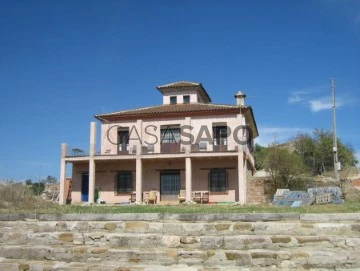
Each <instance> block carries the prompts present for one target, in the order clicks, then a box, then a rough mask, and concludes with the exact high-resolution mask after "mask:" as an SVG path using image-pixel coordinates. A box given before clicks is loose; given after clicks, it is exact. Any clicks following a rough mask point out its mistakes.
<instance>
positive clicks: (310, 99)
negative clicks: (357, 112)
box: [288, 86, 356, 113]
mask: <svg viewBox="0 0 360 271" xmlns="http://www.w3.org/2000/svg"><path fill="white" fill-rule="evenodd" d="M325 91H327V92H329V90H328V89H326V87H325V86H323V87H313V88H306V89H303V90H295V91H290V96H289V98H288V103H289V104H300V105H303V106H306V107H308V108H309V109H310V110H311V111H312V112H314V113H317V112H320V111H322V110H330V109H332V97H331V94H329V95H327V96H321V97H319V94H321V93H323V92H325ZM355 101H356V99H354V98H352V97H351V95H349V93H342V94H341V95H337V96H336V107H337V108H338V107H342V106H344V105H348V104H352V103H354V102H355Z"/></svg>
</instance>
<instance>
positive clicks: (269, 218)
mask: <svg viewBox="0 0 360 271" xmlns="http://www.w3.org/2000/svg"><path fill="white" fill-rule="evenodd" d="M0 243H1V244H0V270H16V271H18V270H117V271H120V270H123V271H124V270H144V271H145V270H146V271H150V270H164V271H165V270H174V271H175V270H177V271H181V270H190V271H195V270H197V271H200V270H204V271H205V270H209V271H210V270H211V271H220V270H272V269H273V270H342V269H348V270H360V253H359V251H358V249H359V247H360V214H358V213H354V214H301V215H300V214H297V213H287V214H209V215H197V214H178V215H177V214H110V215H105V214H104V215H103V214H98V215H0Z"/></svg>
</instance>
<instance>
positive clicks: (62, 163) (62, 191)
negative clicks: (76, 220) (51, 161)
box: [59, 143, 67, 205]
mask: <svg viewBox="0 0 360 271" xmlns="http://www.w3.org/2000/svg"><path fill="white" fill-rule="evenodd" d="M66 152H67V144H66V143H62V144H61V161H60V194H59V204H60V205H62V204H64V203H65V196H66V195H65V184H66V180H65V179H66V160H65V157H66Z"/></svg>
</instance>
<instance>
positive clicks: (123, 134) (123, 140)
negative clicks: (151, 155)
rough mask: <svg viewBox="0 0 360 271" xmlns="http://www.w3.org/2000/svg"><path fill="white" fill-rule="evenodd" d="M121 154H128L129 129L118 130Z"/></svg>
mask: <svg viewBox="0 0 360 271" xmlns="http://www.w3.org/2000/svg"><path fill="white" fill-rule="evenodd" d="M118 145H119V152H127V151H128V150H129V128H122V129H120V130H118Z"/></svg>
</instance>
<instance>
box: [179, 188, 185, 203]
mask: <svg viewBox="0 0 360 271" xmlns="http://www.w3.org/2000/svg"><path fill="white" fill-rule="evenodd" d="M178 199H179V202H184V201H185V200H186V190H183V189H182V190H180V194H179V196H178Z"/></svg>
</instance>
